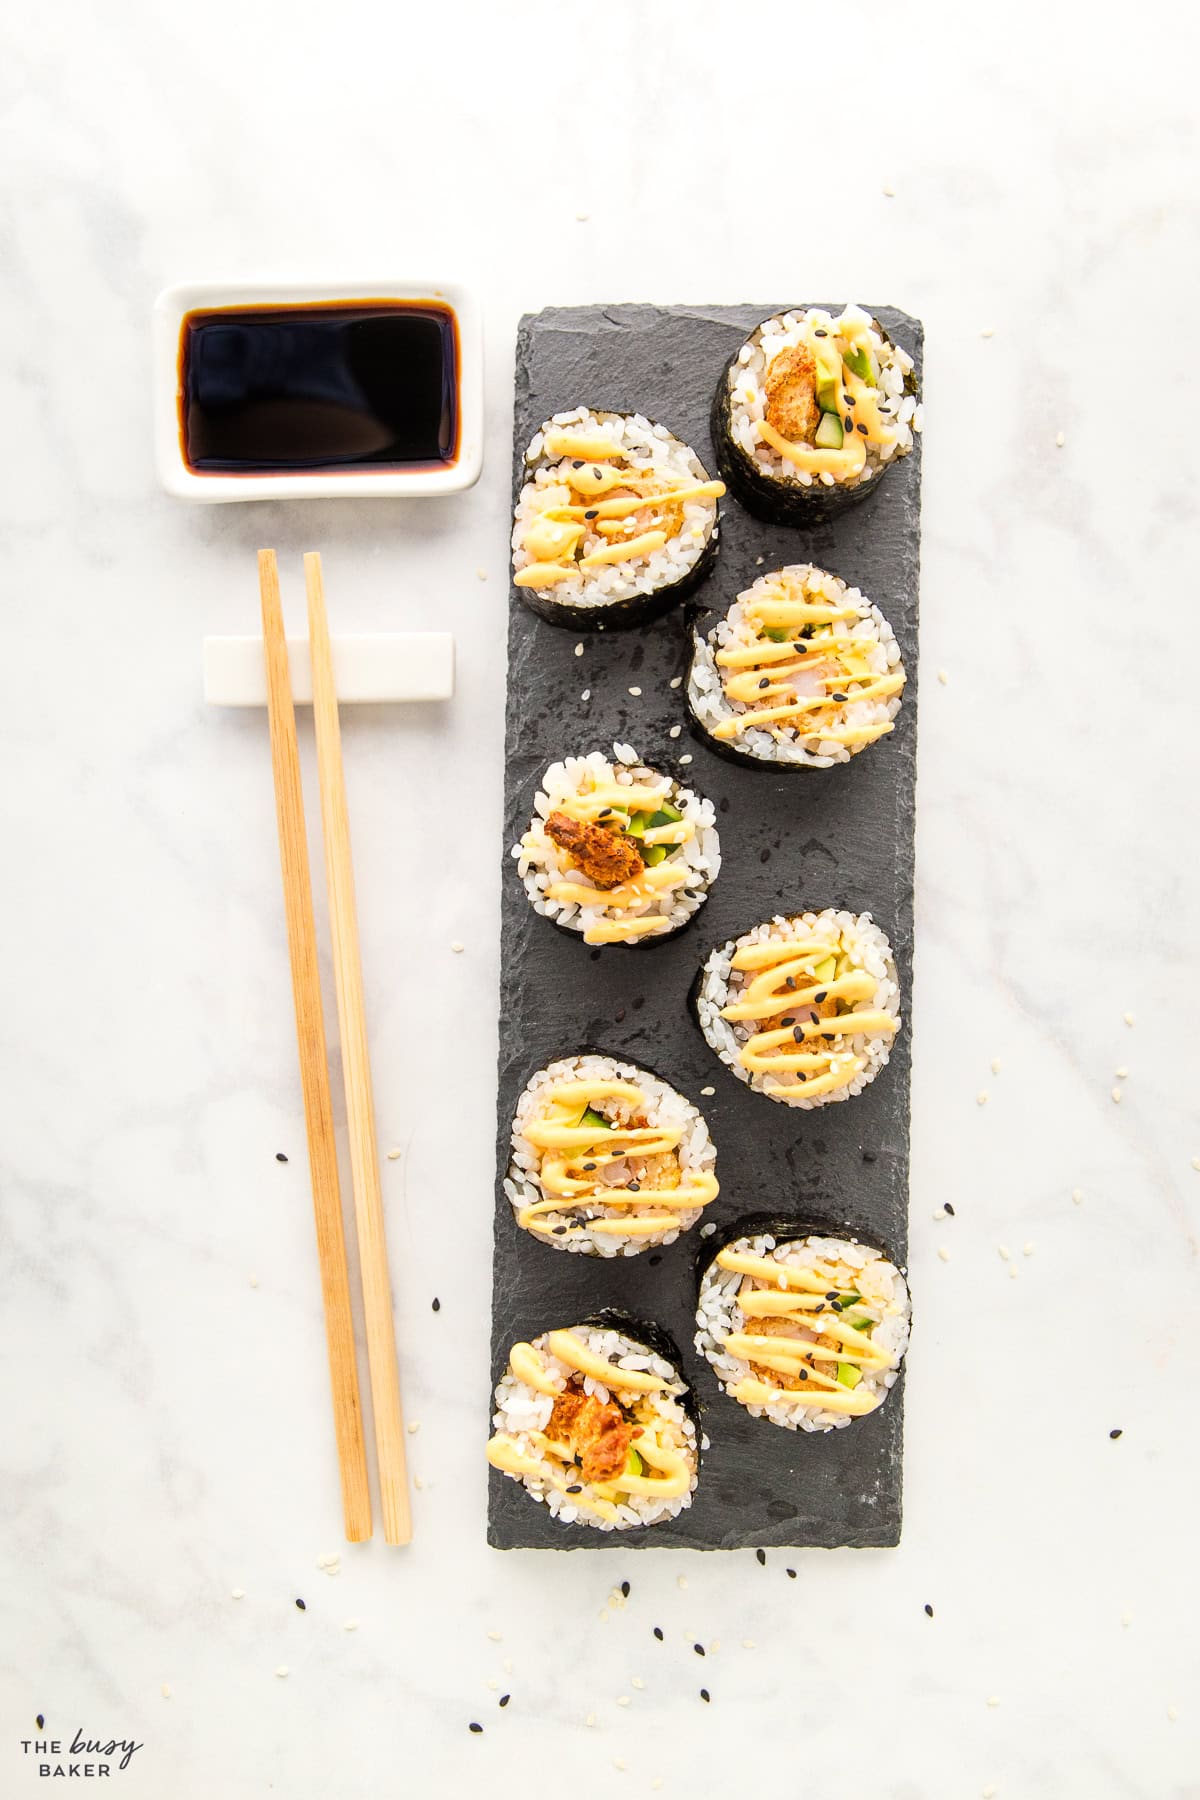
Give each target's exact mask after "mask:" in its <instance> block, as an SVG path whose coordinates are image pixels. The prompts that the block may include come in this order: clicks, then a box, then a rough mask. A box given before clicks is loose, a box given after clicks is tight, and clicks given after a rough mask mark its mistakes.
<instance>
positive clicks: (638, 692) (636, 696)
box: [629, 687, 642, 700]
mask: <svg viewBox="0 0 1200 1800" xmlns="http://www.w3.org/2000/svg"><path fill="white" fill-rule="evenodd" d="M629 691H630V693H631V694H632V695H633V697H634V699H635V700H640V699H641V694H642V690H641V688H640V687H631V688H630V690H629Z"/></svg>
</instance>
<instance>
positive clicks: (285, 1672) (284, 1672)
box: [275, 1663, 292, 1681]
mask: <svg viewBox="0 0 1200 1800" xmlns="http://www.w3.org/2000/svg"><path fill="white" fill-rule="evenodd" d="M291 1672H292V1671H291V1670H290V1669H289V1668H288V1666H287V1664H286V1663H280V1665H279V1667H278V1668H277V1669H276V1671H275V1673H276V1675H277V1676H278V1678H279V1680H280V1681H286V1680H287V1678H288V1676H289V1675H290V1674H291Z"/></svg>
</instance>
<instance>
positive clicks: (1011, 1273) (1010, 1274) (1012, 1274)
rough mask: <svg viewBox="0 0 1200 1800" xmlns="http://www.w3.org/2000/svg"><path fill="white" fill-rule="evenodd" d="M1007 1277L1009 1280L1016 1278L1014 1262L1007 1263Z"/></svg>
mask: <svg viewBox="0 0 1200 1800" xmlns="http://www.w3.org/2000/svg"><path fill="white" fill-rule="evenodd" d="M1008 1278H1009V1280H1010V1281H1015V1280H1016V1279H1017V1265H1016V1263H1009V1265H1008Z"/></svg>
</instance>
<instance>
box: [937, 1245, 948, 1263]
mask: <svg viewBox="0 0 1200 1800" xmlns="http://www.w3.org/2000/svg"><path fill="white" fill-rule="evenodd" d="M938 1255H939V1256H940V1257H941V1259H942V1261H943V1262H949V1261H950V1252H949V1251H948V1250H947V1248H946V1246H945V1244H939V1245H938Z"/></svg>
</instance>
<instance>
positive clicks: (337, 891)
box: [258, 550, 412, 1544]
mask: <svg viewBox="0 0 1200 1800" xmlns="http://www.w3.org/2000/svg"><path fill="white" fill-rule="evenodd" d="M304 583H305V589H306V591H307V595H308V642H309V655H310V658H311V662H312V681H313V723H314V728H315V732H316V740H317V772H318V779H319V784H320V791H321V826H322V833H323V836H324V839H325V876H326V882H327V885H328V888H329V921H330V931H331V935H332V939H333V969H334V978H335V984H336V988H337V1009H338V1025H339V1029H340V1033H341V1044H342V1071H343V1075H344V1079H345V1089H346V1122H347V1128H348V1133H349V1139H350V1169H351V1175H352V1180H353V1185H354V1217H355V1224H356V1227H357V1233H358V1257H359V1265H360V1269H361V1273H362V1288H363V1313H364V1317H365V1320H366V1334H367V1365H368V1368H369V1371H370V1377H371V1400H372V1403H373V1408H374V1415H375V1450H376V1456H377V1459H378V1463H379V1487H380V1497H381V1501H382V1507H383V1532H384V1537H385V1539H386V1541H387V1542H388V1543H389V1544H407V1543H408V1542H409V1540H410V1538H411V1537H412V1516H411V1513H410V1510H409V1502H408V1471H407V1469H406V1466H405V1459H404V1420H403V1416H402V1413H401V1408H400V1379H399V1375H398V1373H397V1368H396V1333H395V1326H394V1324H393V1320H392V1291H391V1281H390V1278H389V1275H388V1263H387V1243H386V1240H385V1236H384V1224H383V1197H382V1194H381V1191H380V1186H379V1155H378V1151H377V1148H376V1143H375V1105H374V1100H373V1099H372V1094H371V1063H370V1057H369V1055H368V1051H367V1031H366V1019H365V1012H364V1006H363V981H362V960H361V957H360V954H359V944H358V914H357V910H356V907H355V902H354V869H353V865H352V862H351V857H350V821H349V816H348V812H347V807H346V783H345V776H344V772H343V768H342V736H341V729H340V726H339V724H338V707H337V692H336V689H335V686H334V679H333V657H332V652H331V650H330V644H329V624H328V621H327V619H326V616H325V587H324V582H323V580H322V577H321V559H320V557H319V556H317V555H315V554H314V553H312V552H310V553H309V554H308V555H306V556H305V558H304ZM258 585H259V594H260V598H261V601H262V623H263V652H264V656H265V658H266V670H267V713H268V717H269V720H270V728H271V766H272V770H273V772H274V777H275V812H276V818H277V821H278V826H279V859H280V864H281V867H282V871H283V897H284V909H285V912H286V916H287V936H288V954H289V957H290V960H291V969H292V998H293V1000H294V1002H295V1008H296V1035H297V1038H298V1040H299V1047H300V1080H301V1086H302V1089H303V1094H304V1120H305V1128H306V1132H307V1136H308V1162H309V1172H310V1175H311V1178H312V1194H313V1209H314V1212H315V1214H316V1223H317V1253H318V1257H319V1260H320V1265H321V1289H322V1294H323V1296H324V1303H325V1335H326V1340H327V1343H328V1349H329V1372H330V1376H331V1379H332V1384H333V1420H334V1431H335V1434H336V1438H337V1450H338V1465H339V1468H340V1471H341V1481H342V1510H343V1514H344V1516H345V1522H346V1537H347V1539H348V1541H349V1542H350V1543H352V1544H357V1543H362V1542H363V1541H364V1540H365V1539H367V1538H369V1537H370V1535H371V1497H370V1490H369V1488H368V1485H367V1462H366V1451H365V1446H364V1442H363V1424H362V1407H361V1404H360V1401H359V1392H358V1363H357V1358H356V1356H355V1349H354V1323H353V1318H352V1315H351V1310H350V1278H349V1273H348V1270H347V1266H346V1244H345V1239H344V1237H343V1235H342V1198H341V1188H340V1184H339V1181H338V1168H337V1146H336V1142H335V1139H334V1133H333V1107H332V1102H331V1099H330V1089H329V1062H328V1057H327V1053H326V1047H325V1017H324V1009H323V1007H322V1004H321V984H320V975H319V972H318V967H317V932H316V924H315V921H314V918H313V901H312V881H311V877H310V874H309V865H308V837H307V833H306V832H305V828H304V800H303V795H302V792H301V787H300V755H299V751H298V748H297V744H296V713H295V707H294V705H293V702H292V683H291V675H290V672H289V669H288V652H287V639H286V637H285V635H284V627H283V607H282V605H281V603H280V598H279V568H278V565H277V563H276V559H275V552H274V551H273V550H260V551H259V553H258Z"/></svg>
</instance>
